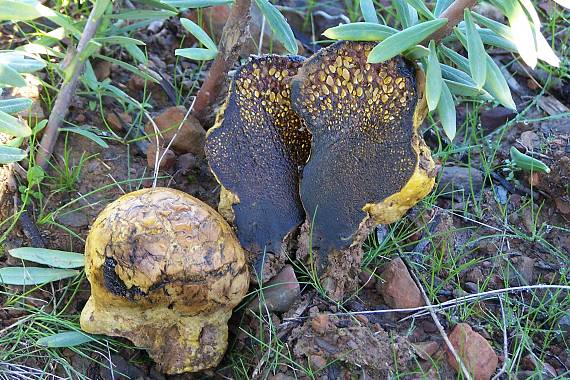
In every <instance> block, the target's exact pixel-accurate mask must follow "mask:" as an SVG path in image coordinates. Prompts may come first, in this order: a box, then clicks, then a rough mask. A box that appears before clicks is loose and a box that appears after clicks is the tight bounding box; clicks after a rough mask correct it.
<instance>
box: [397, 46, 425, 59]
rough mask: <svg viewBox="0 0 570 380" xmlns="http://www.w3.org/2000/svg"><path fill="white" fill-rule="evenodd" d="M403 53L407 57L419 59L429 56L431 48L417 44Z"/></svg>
mask: <svg viewBox="0 0 570 380" xmlns="http://www.w3.org/2000/svg"><path fill="white" fill-rule="evenodd" d="M403 54H404V56H405V57H406V58H408V59H411V60H416V61H417V60H419V59H422V58H425V57H427V56H428V55H429V49H428V48H426V47H425V46H422V45H416V46H414V47H412V48H409V49H408V50H406V51H405V52H404V53H403Z"/></svg>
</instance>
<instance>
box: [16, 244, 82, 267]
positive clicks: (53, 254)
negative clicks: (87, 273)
mask: <svg viewBox="0 0 570 380" xmlns="http://www.w3.org/2000/svg"><path fill="white" fill-rule="evenodd" d="M8 252H9V253H10V255H11V256H12V257H16V258H18V259H22V260H27V261H32V262H34V263H38V264H44V265H49V266H50V267H53V268H62V269H73V268H83V266H84V265H85V256H84V255H83V254H81V253H75V252H66V251H58V250H54V249H46V248H32V247H22V248H15V249H11V250H9V251H8Z"/></svg>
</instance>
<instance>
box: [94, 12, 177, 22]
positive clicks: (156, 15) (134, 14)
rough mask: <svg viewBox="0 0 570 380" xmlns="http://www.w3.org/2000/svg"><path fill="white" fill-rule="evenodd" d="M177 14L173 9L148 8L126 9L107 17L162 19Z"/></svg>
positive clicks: (115, 18)
mask: <svg viewBox="0 0 570 380" xmlns="http://www.w3.org/2000/svg"><path fill="white" fill-rule="evenodd" d="M172 16H176V12H172V11H153V10H148V9H137V10H136V11H126V12H121V13H113V14H110V15H106V16H105V17H107V18H110V19H113V20H145V19H149V20H161V19H165V18H169V17H172Z"/></svg>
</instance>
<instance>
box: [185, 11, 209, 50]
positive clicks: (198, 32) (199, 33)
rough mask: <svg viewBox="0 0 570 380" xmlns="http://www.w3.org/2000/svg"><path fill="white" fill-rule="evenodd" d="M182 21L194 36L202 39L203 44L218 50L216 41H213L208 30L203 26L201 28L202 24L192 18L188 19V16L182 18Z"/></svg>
mask: <svg viewBox="0 0 570 380" xmlns="http://www.w3.org/2000/svg"><path fill="white" fill-rule="evenodd" d="M180 23H181V24H182V26H183V27H184V29H186V30H187V31H189V32H190V33H191V34H192V35H193V36H194V37H196V39H198V41H200V42H201V43H202V45H204V46H205V47H206V48H208V49H210V50H214V51H218V47H217V46H216V43H215V42H214V41H212V39H211V38H210V36H208V34H207V33H206V32H204V30H202V28H200V26H198V24H196V23H194V22H192V20H188V19H187V18H181V19H180Z"/></svg>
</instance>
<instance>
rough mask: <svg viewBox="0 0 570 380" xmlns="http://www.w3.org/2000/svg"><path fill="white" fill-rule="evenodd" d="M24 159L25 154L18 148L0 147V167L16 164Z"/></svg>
mask: <svg viewBox="0 0 570 380" xmlns="http://www.w3.org/2000/svg"><path fill="white" fill-rule="evenodd" d="M24 158H26V152H25V151H23V150H22V149H19V148H14V147H11V146H5V145H0V165H5V164H10V163H12V162H18V161H20V160H23V159H24Z"/></svg>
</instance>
